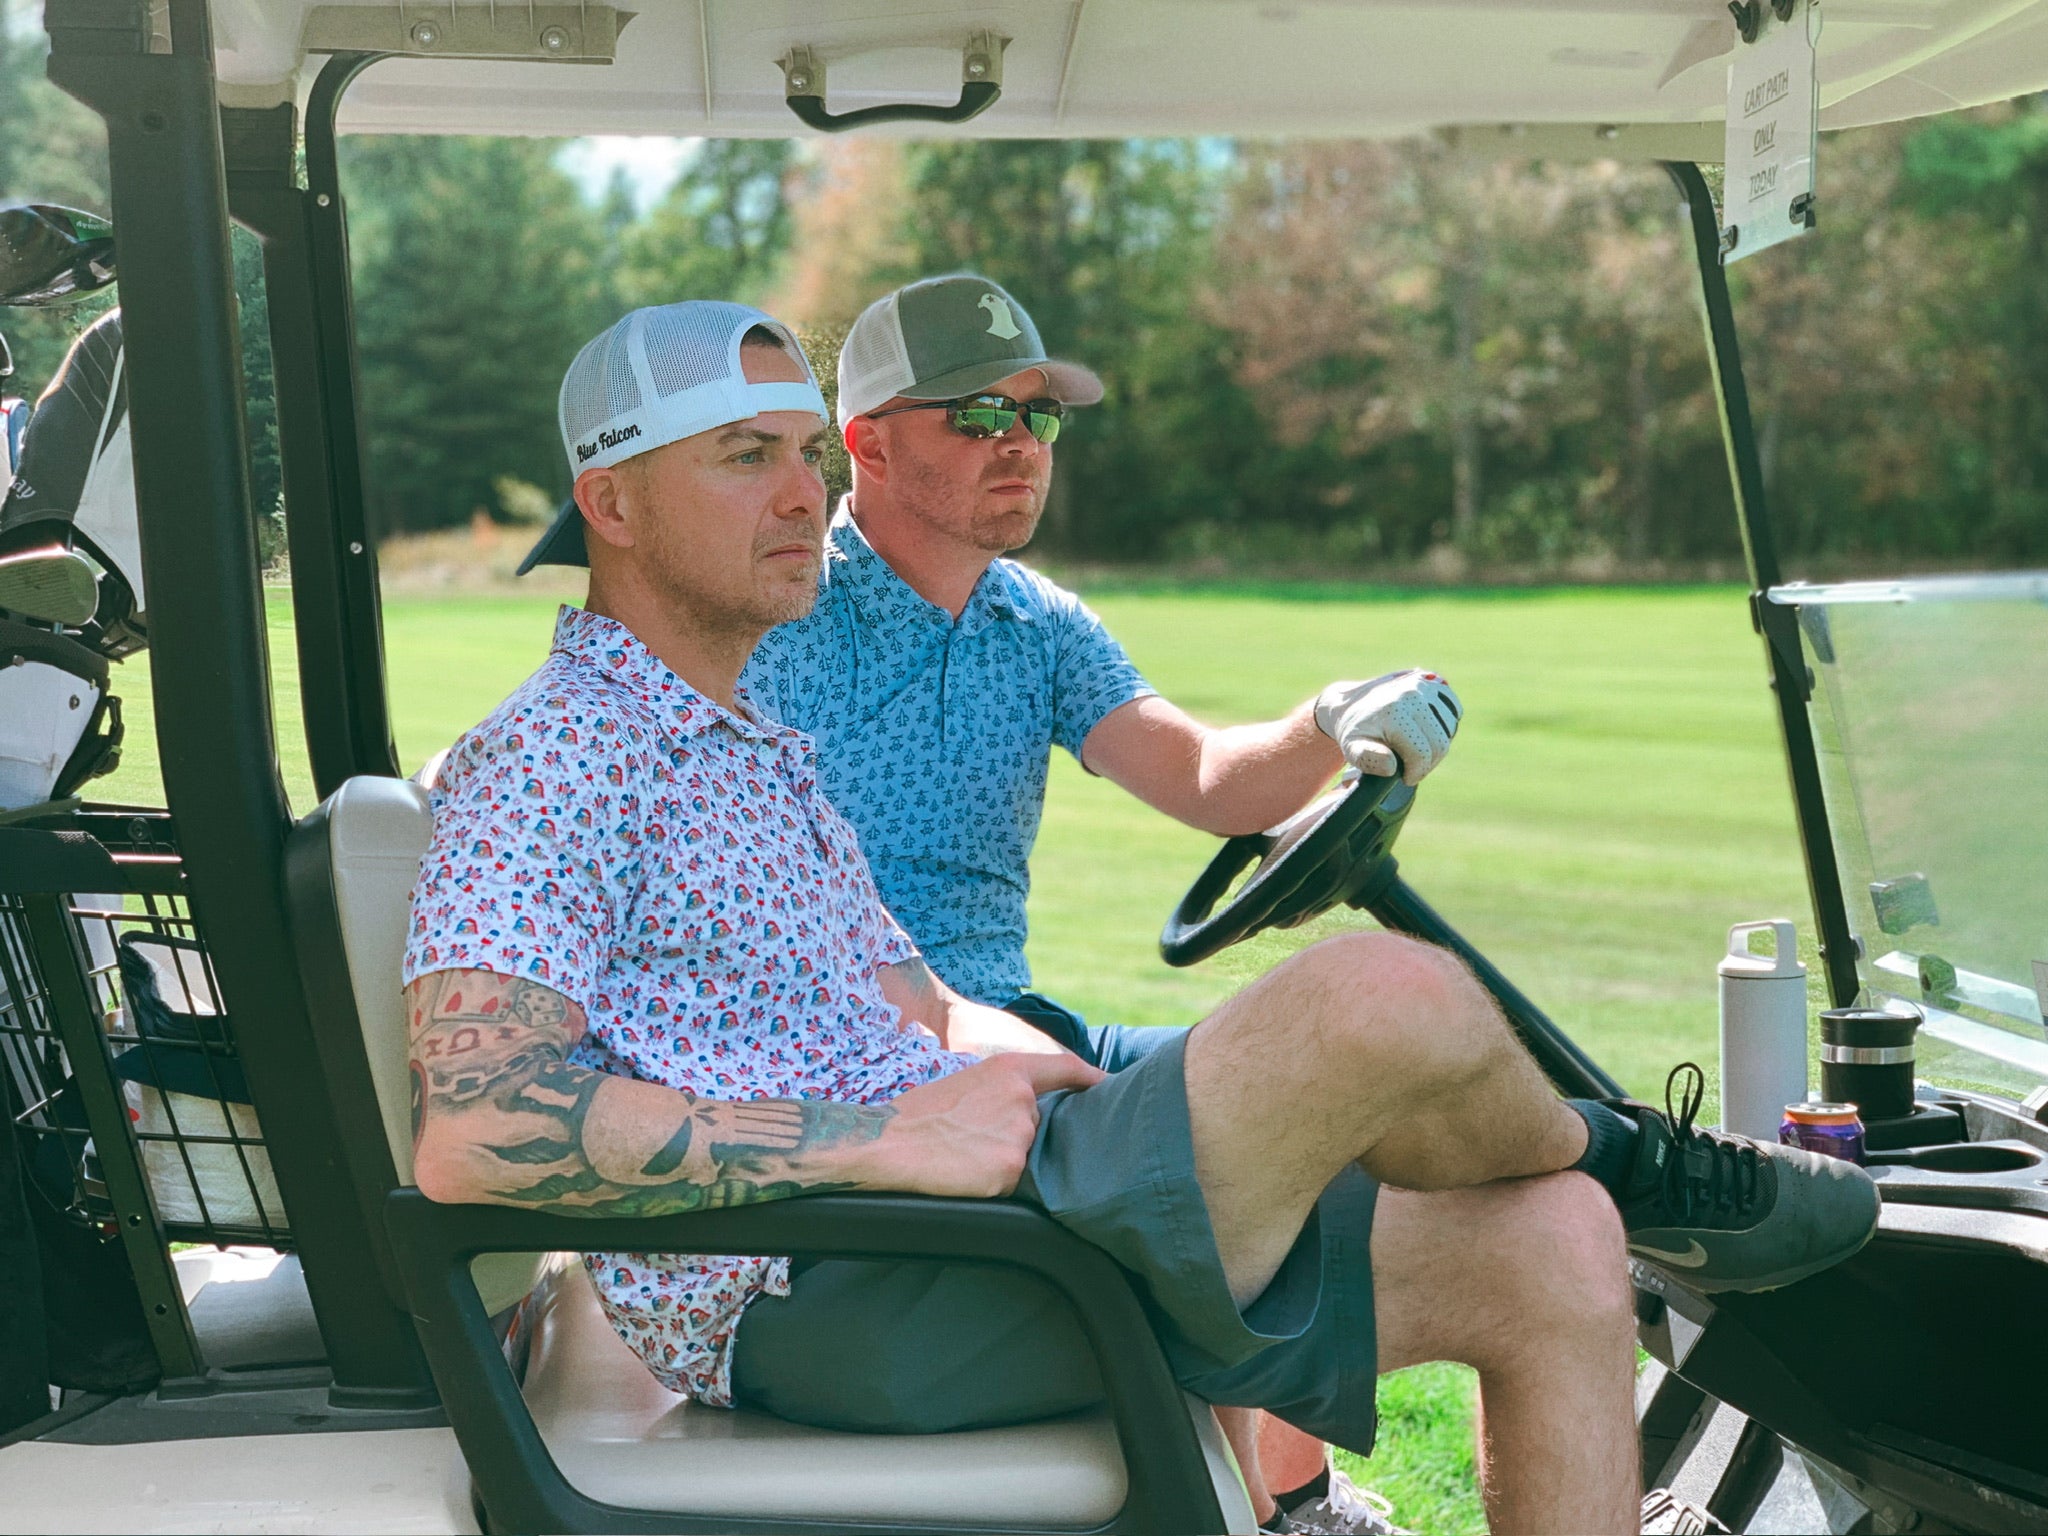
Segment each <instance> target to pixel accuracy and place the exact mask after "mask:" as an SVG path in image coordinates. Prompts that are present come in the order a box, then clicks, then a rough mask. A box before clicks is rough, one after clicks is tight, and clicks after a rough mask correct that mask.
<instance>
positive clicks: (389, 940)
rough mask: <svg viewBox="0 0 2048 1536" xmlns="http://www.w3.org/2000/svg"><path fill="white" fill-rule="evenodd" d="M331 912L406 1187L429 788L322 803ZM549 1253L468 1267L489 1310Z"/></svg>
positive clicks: (366, 782)
mask: <svg viewBox="0 0 2048 1536" xmlns="http://www.w3.org/2000/svg"><path fill="white" fill-rule="evenodd" d="M322 811H323V812H324V813H325V821H326V831H327V858H328V865H329V870H330V873H331V877H332V882H333V889H334V908H335V917H336V920H337V922H338V924H339V927H340V940H341V946H342V949H343V951H344V953H345V955H346V958H347V962H348V975H349V984H350V989H351V990H352V991H353V992H354V994H355V1005H356V1018H357V1019H358V1021H359V1022H360V1023H361V1025H362V1030H363V1049H364V1051H365V1052H366V1053H367V1054H368V1057H369V1063H370V1078H371V1081H372V1084H373V1085H374V1087H375V1089H376V1094H377V1110H378V1113H379V1115H380V1116H381V1118H382V1120H383V1125H384V1139H385V1141H386V1142H387V1143H389V1145H390V1147H391V1161H392V1165H393V1166H394V1167H395V1168H396V1169H397V1171H398V1180H399V1182H400V1183H401V1184H409V1183H411V1182H412V1106H411V1089H410V1084H409V1075H408V1072H407V1065H406V1064H407V1059H408V1056H409V1054H410V1050H411V1041H410V1039H409V1038H408V1030H407V1027H406V1017H405V998H404V989H403V988H402V987H401V986H400V984H399V966H400V963H401V961H403V959H404V958H405V938H406V930H407V928H408V926H409V925H410V922H411V905H412V888H413V883H414V881H416V880H417V879H418V878H419V872H420V858H421V856H422V855H424V854H425V853H426V851H427V842H428V840H429V839H430V838H431V837H432V836H433V833H434V814H433V811H432V810H431V809H430V808H429V807H428V803H427V794H426V791H425V790H423V789H421V788H420V787H419V786H418V785H417V784H413V783H410V782H408V781H406V780H404V779H384V778H370V777H362V778H354V779H350V780H348V781H347V782H346V783H345V784H343V785H342V786H341V788H339V789H337V790H336V791H335V792H334V794H333V795H332V796H330V797H329V799H328V801H327V803H326V805H324V806H323V807H322ZM542 1258H543V1256H541V1255H536V1254H530V1253H487V1254H484V1255H482V1256H480V1257H479V1258H478V1259H477V1260H476V1262H475V1263H474V1264H473V1265H472V1266H471V1273H472V1274H473V1275H474V1276H475V1278H476V1283H477V1289H478V1291H480V1292H481V1293H482V1295H483V1302H484V1309H485V1310H486V1311H487V1312H491V1313H497V1312H500V1311H502V1310H504V1309H505V1308H506V1307H508V1306H510V1305H512V1304H513V1303H514V1302H516V1301H517V1300H519V1298H520V1297H522V1296H524V1295H525V1294H526V1293H527V1292H528V1291H529V1290H531V1289H532V1288H533V1285H534V1282H535V1280H536V1279H538V1278H539V1275H540V1273H541V1261H542Z"/></svg>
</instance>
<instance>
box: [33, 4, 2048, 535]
mask: <svg viewBox="0 0 2048 1536" xmlns="http://www.w3.org/2000/svg"><path fill="white" fill-rule="evenodd" d="M33 51H34V50H33V48H32V45H31V43H30V42H28V41H25V40H23V39H22V38H20V37H17V38H16V40H15V41H14V43H13V44H11V45H10V51H9V54H8V56H7V58H6V60H5V61H4V67H0V124H5V125H7V130H6V131H4V132H0V194H5V195H11V196H26V195H37V194H45V195H55V196H61V197H65V198H67V199H68V200H73V201H79V202H85V203H88V204H95V203H96V204H97V205H98V206H102V207H103V206H104V195H103V192H101V193H100V194H99V195H98V196H97V197H95V195H94V194H95V192H96V190H97V188H96V186H95V184H94V175H95V173H96V169H97V167H96V162H95V161H94V158H93V156H94V154H95V153H96V146H95V144H94V142H93V141H92V135H91V134H90V133H89V132H86V131H84V130H83V129H82V128H81V126H80V124H79V121H78V116H77V113H76V112H75V111H73V110H67V109H69V104H68V103H64V102H62V101H61V99H58V100H57V101H56V102H54V103H53V102H52V101H50V100H48V99H46V97H45V94H39V93H47V95H49V96H54V93H52V92H49V89H48V87H47V86H42V85H41V84H40V82H39V81H37V80H34V79H32V78H30V77H31V75H32V74H39V72H40V60H39V58H35V59H30V57H29V56H30V54H31V53H32V52H33ZM30 65H33V69H32V70H31V68H30V67H29V66H30ZM17 124H19V125H21V126H22V127H23V128H25V129H26V131H25V132H17V131H14V130H15V125H17ZM89 126H90V125H89V123H88V124H87V127H89ZM561 147H562V146H561V145H560V144H559V143H555V142H549V141H544V140H532V139H469V138H455V137H450V138H426V137H421V138H402V137H386V138H362V139H356V140H351V141H348V142H346V143H345V145H344V150H345V154H344V159H343V172H344V183H343V184H344V187H345V189H346V196H347V203H348V210H349V219H350V235H351V246H352V252H353V272H354V283H355V297H356V314H357V339H358V344H359V347H360V370H361V371H360V376H361V384H362V407H363V418H364V425H365V437H366V442H367V446H368V451H369V460H370V462H369V482H370V486H371V495H372V499H373V506H372V509H371V511H372V515H373V518H374V520H375V524H376V526H377V527H378V528H379V529H380V530H381V531H382V532H383V533H385V534H399V533H407V532H416V531H424V530H431V529H435V528H441V527H447V526H451V525H456V524H461V523H465V522H469V521H471V520H473V519H474V518H476V517H478V516H480V515H481V516H487V517H491V518H494V519H501V520H503V519H517V518H521V517H530V516H531V515H532V513H533V509H534V508H536V507H538V506H542V505H545V504H546V502H547V500H548V499H549V498H553V497H558V496H560V495H561V494H563V493H565V492H566V489H567V480H568V472H567V468H566V465H565V464H564V463H563V461H562V457H561V452H560V447H559V438H558V435H557V432H556V428H555V392H556V388H557V386H558V383H559V381H560V378H561V374H562V370H563V368H564V367H565V366H566V364H567V362H568V360H569V358H570V357H571V356H572V355H573V354H574V352H575V350H576V348H577V347H578V346H579V345H580V344H581V343H582V342H583V341H584V340H586V339H587V338H588V337H589V336H591V335H592V334H594V333H595V332H596V331H597V330H598V329H599V328H601V327H602V326H603V325H605V324H607V323H609V322H610V321H611V320H612V319H614V318H616V316H617V315H618V314H619V313H621V312H622V311H623V310H624V309H626V308H628V307H630V306H632V305H635V304H641V303H650V302H661V301H665V300H668V299H674V298H683V297H727V298H737V299H742V300H747V301H749V302H755V303H760V304H763V305H764V306H765V307H768V308H770V309H771V310H773V311H774V312H775V313H777V314H778V315H781V316H782V317H783V318H785V319H788V320H790V321H792V322H793V323H795V324H797V325H798V326H799V328H800V330H801V331H802V333H803V334H804V335H805V336H806V338H807V341H808V342H809V344H810V345H811V347H812V349H813V352H814V361H815V362H816V363H817V364H818V366H819V368H820V371H821V373H829V371H830V367H831V364H832V360H833V357H834V355H835V354H836V345H837V340H838V338H839V337H840V336H842V335H843V334H844V330H845V327H846V326H847V324H848V323H850V321H851V320H852V318H853V317H854V315H856V314H857V313H858V312H859V310H860V308H861V307H862V306H863V305H864V304H865V303H866V302H867V301H868V300H869V299H871V298H873V297H874V296H875V295H877V294H879V293H880V292H882V291H884V290H885V289H886V288H887V287H889V286H891V285H893V284H894V283H897V282H901V281H905V280H908V279H910V278H914V277H918V276H923V275H927V274H930V273H934V272H943V271H951V270H958V269H961V268H972V269H974V270H978V271H981V272H984V273H986V274H987V275H989V276H991V277H993V278H995V279H996V280H998V281H999V282H1001V283H1003V284H1004V285H1005V286H1007V287H1008V288H1009V289H1010V290H1011V291H1012V292H1013V293H1014V294H1016V296H1017V297H1018V298H1019V299H1020V300H1021V301H1022V302H1023V303H1024V304H1025V305H1026V307H1027V308H1029V309H1030V311H1031V312H1032V314H1033V316H1034V317H1035V318H1036V320H1037V322H1038V324H1039V327H1040V330H1041V331H1042V333H1043V334H1044V336H1045V337H1046V340H1047V343H1048V345H1049V346H1050V347H1051V348H1052V349H1053V350H1054V351H1055V353H1056V354H1060V355H1067V356H1072V357H1075V358H1078V359H1080V360H1082V361H1085V362H1087V363H1089V364H1090V365H1091V366H1093V367H1094V368H1095V369H1096V370H1097V371H1098V372H1100V373H1101V374H1102V376H1103V378H1104V380H1105V382H1106V384H1107V388H1108V393H1107V396H1106V398H1105V400H1104V402H1103V403H1102V405H1101V406H1100V407H1097V408H1095V409H1092V410H1088V411H1083V412H1079V413H1077V415H1076V417H1075V419H1074V420H1073V422H1072V424H1071V426H1070V427H1069V429H1068V432H1067V433H1066V434H1065V435H1064V436H1063V437H1062V438H1061V440H1060V445H1059V450H1058V452H1059V458H1060V471H1059V475H1058V478H1057V480H1056V489H1055V495H1054V499H1053V502H1052V504H1051V505H1050V507H1049V508H1048V515H1047V520H1046V524H1045V527H1044V530H1043V532H1042V533H1041V535H1040V540H1039V547H1040V548H1041V549H1042V550H1043V551H1044V552H1046V553H1048V554H1050V555H1053V556H1056V557H1059V558H1065V559H1070V560H1087V561H1100V562H1153V563H1157V562H1172V563H1178V564H1183V565H1200V564H1204V563H1207V564H1209V565H1212V566H1217V567H1223V568H1232V569H1245V568H1253V567H1259V568H1265V569H1279V568H1293V569H1313V570H1316V571H1325V572H1342V573H1346V574H1358V575H1370V574H1372V573H1373V572H1375V571H1391V572H1396V573H1402V572H1409V573H1412V572H1415V571H1417V570H1420V569H1425V568H1433V569H1435V570H1437V571H1438V572H1439V573H1447V574H1457V573H1461V572H1476V573H1481V574H1484V573H1485V572H1487V571H1490V570H1505V569H1513V570H1517V571H1531V570H1534V571H1544V570H1555V571H1572V572H1576V573H1579V574H1593V575H1597V574H1600V573H1602V572H1609V573H1614V574H1641V573H1650V572H1654V571H1657V570H1659V569H1662V570H1666V571H1670V572H1672V573H1674V574H1683V573H1686V572H1689V571H1694V570H1698V569H1700V568H1701V567H1702V566H1703V565H1705V564H1710V563H1714V562H1720V563H1723V564H1727V563H1731V562H1732V561H1733V560H1734V559H1736V558H1738V557H1739V552H1740V546H1739V543H1738V542H1737V537H1736V530H1735V527H1734V521H1733V517H1732V515H1731V511H1730V497H1729V491H1728V481H1727V469H1726V462H1725V457H1724V452H1723V448H1722V444H1721V437H1720V426H1719V420H1718V416H1717V410H1716V406H1715V403H1714V399H1713V395H1712V392H1711V387H1710V378H1709V373H1708V369H1707V364H1706V358H1705V352H1704V344H1703V341H1702V337H1701V327H1700V322H1699V317H1698V308H1697V284H1696V279H1695V277H1694V275H1693V271H1692V266H1691V255H1690V244H1689V235H1688V233H1687V231H1686V229H1685V227H1684V225H1683V223H1682V215H1681V212H1680V209H1679V206H1678V199H1677V194H1676V191H1675V188H1674V186H1673V184H1672V183H1671V182H1670V180H1669V179H1668V178H1667V177H1666V176H1665V175H1664V174H1663V173H1662V172H1661V170H1659V169H1658V168H1656V167H1653V166H1649V167H1646V166H1623V165H1616V164H1611V163H1600V164H1591V165H1585V164H1557V163H1550V164H1544V163H1515V162H1509V161H1503V160H1487V159H1476V158H1472V157H1469V156H1465V155H1461V154H1459V153H1457V152H1456V151H1454V150H1453V149H1452V148H1451V147H1449V146H1448V145H1446V144H1443V143H1440V142H1436V141H1414V142H1403V143H1392V144H1382V143H1360V142H1305V141H1304V142H1289V143H1255V142H1231V141H1218V140H1131V141H1114V142H1111V141H972V140H965V141H960V140H954V141H948V140H931V141H920V142H901V141H894V140H880V139H869V140H852V141H841V142H831V143H825V144H794V143H790V142H782V141H762V140H733V141H706V142H705V143H703V144H702V145H700V146H699V147H698V148H697V149H696V151H695V153H694V154H693V156H692V157H691V158H690V159H689V161H688V163H687V165H686V166H685V169H684V171H683V173H682V175H681V176H680V177H679V179H678V180H677V181H676V182H675V184H674V186H673V187H672V188H671V189H670V190H668V191H667V192H666V194H665V195H663V196H662V197H661V198H659V199H658V200H657V201H656V202H655V203H654V204H653V205H652V206H650V207H648V208H646V209H645V210H642V209H641V208H639V207H638V206H637V205H636V202H635V199H634V198H633V196H632V195H631V192H630V189H629V187H628V185H627V183H626V182H625V181H624V179H623V178H615V179H614V180H613V182H612V183H611V184H610V185H609V186H607V187H605V188H603V189H600V190H599V191H597V192H595V193H593V192H592V191H591V190H590V189H588V188H587V187H585V186H583V185H581V184H579V182H578V181H577V180H576V179H575V178H574V177H572V176H571V175H570V174H569V173H568V172H567V171H566V170H564V169H563V167H562V164H561V160H562V157H561V154H560V150H561ZM97 174H98V175H99V176H100V178H101V181H100V183H99V185H100V186H103V175H104V173H103V169H97ZM2044 257H2048V113H2044V112H2043V110H2042V106H2041V102H2040V101H2039V100H2030V101H2019V102H2014V103H2011V104H2008V105H2006V106H2003V107H1999V108H1992V109H1986V110H1984V111H1980V112H1975V113H1970V114H1965V115H1959V116H1952V117H1947V118H1941V119H1936V120H1931V121H1928V122H1924V123H1917V124H1905V125H1899V126H1895V127H1890V128H1883V129H1871V130H1862V131H1859V132H1856V133H1852V134H1844V135H1834V136H1830V137H1829V138H1828V139H1827V140H1825V141H1824V144H1823V148H1822V153H1821V227H1820V230H1819V232H1818V233H1816V234H1815V235H1813V236H1810V237H1808V238H1806V239H1804V240H1801V241H1798V242H1795V243H1794V244H1792V245H1790V246H1787V247H1784V248H1781V249H1779V250H1775V251H1772V252H1768V253H1765V254H1763V255H1761V256H1758V257H1756V258H1753V259H1751V260H1749V261H1747V262H1744V263H1742V264H1740V265H1738V266H1737V267H1735V268H1733V269H1731V279H1732V283H1733V287H1734V290H1735V293H1736V301H1737V309H1738V316H1739V319H1740V322H1741V326H1742V333H1743V343H1744V347H1745V361H1746V363H1747V366H1748V372H1749V377H1750V383H1751V391H1752V395H1753V400H1754V405H1755V410H1756V421H1757V429H1758V434H1759V442H1760V447H1761V451H1762V457H1763V464H1764V472H1765V476H1766V486H1767V490H1768V491H1769V493H1770V498H1771V502H1772V506H1773V509H1774V512H1775V513H1776V515H1777V518H1778V521H1779V522H1780V524H1781V528H1782V536H1783V541H1784V545H1785V549H1786V552H1787V554H1788V556H1790V557H1792V558H1793V559H1794V560H1795V561H1804V562H1807V563H1808V564H1810V565H1813V566H1814V567H1815V568H1816V569H1819V568H1832V569H1853V568H1855V567H1856V566H1857V565H1858V564H1859V563H1863V562H1868V563H1870V564H1872V565H1876V564H1881V563H1884V562H1887V561H1891V562H1896V561H1897V560H1900V559H1911V560H1919V561H1922V562H1929V563H1937V564H1945V565H1982V564H2015V563H2025V562H2029V561H2039V560H2040V559H2041V558H2042V557H2043V556H2044V555H2048V284H2044V282H2043V276H2044V273H2048V266H2044ZM246 264H247V265H248V266H249V267H250V270H251V272H253V270H254V264H253V262H248V263H246ZM246 275H247V274H245V276H246ZM39 323H41V322H39ZM245 329H248V328H247V327H245ZM258 329H260V328H258ZM44 331H48V333H49V335H48V338H47V340H48V341H49V342H50V343H51V344H54V343H55V342H56V341H57V340H60V339H61V338H59V337H57V335H56V331H55V328H54V326H52V325H47V324H46V325H45V326H44V330H39V331H37V332H36V334H35V335H33V336H31V337H30V341H31V345H30V347H29V348H27V349H26V355H25V359H24V361H25V363H26V364H28V365H30V366H25V367H24V375H25V376H30V377H33V376H35V375H34V368H35V367H40V366H41V365H43V364H45V363H46V362H48V361H49V359H48V358H47V357H46V356H45V355H44V354H45V353H46V352H47V351H48V350H49V346H48V345H45V341H46V337H45V335H44ZM10 335H17V333H16V331H15V330H14V329H13V328H12V326H11V322H10ZM17 342H18V344H19V337H18V335H17ZM250 366H251V368H252V370H254V371H255V372H257V373H259V374H260V373H261V370H262V369H263V368H264V367H265V366H267V356H252V357H251V358H250ZM259 382H260V380H259ZM828 383H829V380H828ZM252 393H260V391H252ZM258 436H259V438H260V437H261V433H260V432H259V434H258ZM270 473H272V474H274V469H273V470H271V471H270ZM270 484H271V485H272V486H273V487H274V480H272V481H271V482H270Z"/></svg>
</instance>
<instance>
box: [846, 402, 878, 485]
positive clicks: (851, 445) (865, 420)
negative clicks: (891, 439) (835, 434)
mask: <svg viewBox="0 0 2048 1536" xmlns="http://www.w3.org/2000/svg"><path fill="white" fill-rule="evenodd" d="M886 436H887V434H886V433H884V432H883V431H882V427H881V423H879V422H877V421H874V420H872V419H870V418H869V417H866V416H856V417H854V418H853V420H851V421H849V422H848V423H847V424H846V456H847V457H848V458H850V459H852V460H853V465H854V468H856V469H858V470H859V471H860V472H861V473H862V474H863V475H864V476H866V477H867V478H868V479H870V480H886V479H887V478H888V477H889V475H888V470H889V454H888V450H887V446H886V443H885V438H886Z"/></svg>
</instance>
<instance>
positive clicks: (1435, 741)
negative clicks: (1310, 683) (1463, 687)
mask: <svg viewBox="0 0 2048 1536" xmlns="http://www.w3.org/2000/svg"><path fill="white" fill-rule="evenodd" d="M1463 714H1464V708H1463V706H1461V705H1460V704H1459V703H1458V696H1457V695H1456V694H1455V693H1453V692H1451V685H1450V684H1449V683H1447V682H1445V681H1444V680H1443V678H1441V677H1440V676H1438V675H1437V674H1436V673H1434V672H1424V671H1422V670H1420V669H1419V668H1415V667H1410V668H1409V669H1408V670H1406V671H1404V672H1389V673H1387V674H1385V675H1384V676H1382V677H1376V678H1373V679H1372V680H1371V681H1370V682H1363V683H1349V682H1346V683H1332V684H1330V686H1329V687H1327V688H1325V689H1324V690H1323V691H1322V692H1321V693H1320V694H1318V695H1317V696H1316V726H1317V728H1318V729H1320V730H1321V731H1322V733H1323V734H1324V735H1325V736H1327V737H1329V738H1330V739H1331V740H1332V741H1334V742H1336V743H1337V747H1338V750H1340V751H1341V752H1343V754H1344V760H1345V761H1346V762H1348V763H1350V764H1351V766H1352V767H1354V768H1356V769H1357V770H1358V771H1359V772H1361V773H1371V774H1378V775H1380V776H1382V777H1385V778H1391V777H1393V776H1394V775H1395V774H1397V773H1398V774H1400V775H1401V777H1402V779H1403V780H1404V781H1405V782H1406V783H1408V784H1410V785H1415V784H1419V783H1421V782H1422V780H1423V778H1424V777H1425V776H1426V775H1427V774H1428V773H1429V771H1430V769H1432V768H1434V767H1436V765H1437V764H1438V763H1440V762H1442V761H1443V760H1444V754H1445V753H1447V752H1448V751H1450V749H1451V738H1452V737H1453V736H1455V735H1457V734H1458V721H1459V719H1460V717H1461V716H1463Z"/></svg>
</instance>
